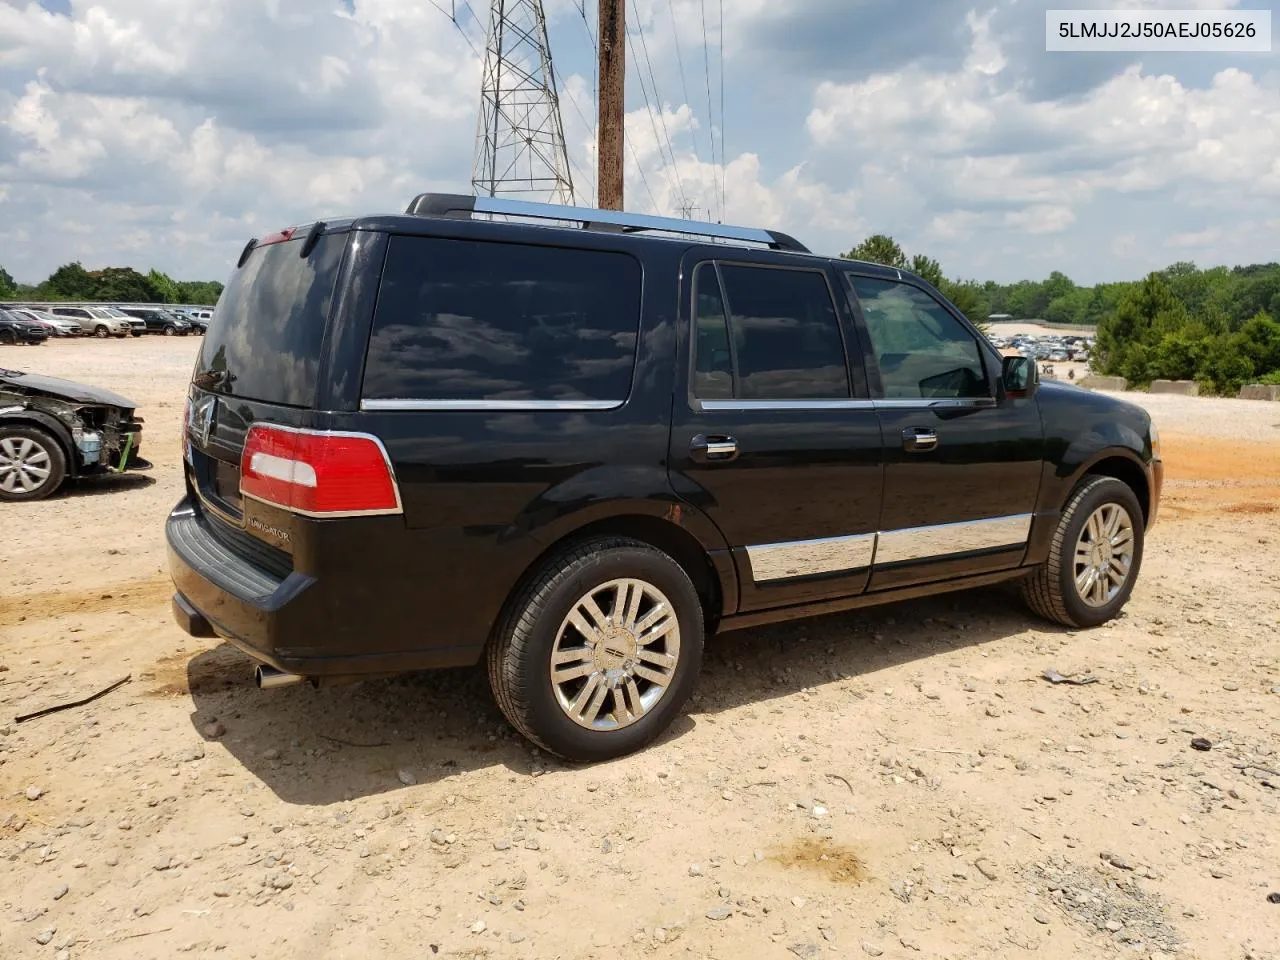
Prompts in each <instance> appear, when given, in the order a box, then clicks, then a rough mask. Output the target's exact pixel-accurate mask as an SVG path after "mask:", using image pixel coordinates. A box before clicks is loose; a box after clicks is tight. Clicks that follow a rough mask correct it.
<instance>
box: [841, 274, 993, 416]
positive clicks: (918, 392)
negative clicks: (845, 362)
mask: <svg viewBox="0 0 1280 960" xmlns="http://www.w3.org/2000/svg"><path fill="white" fill-rule="evenodd" d="M849 279H850V280H851V281H852V282H853V288H854V290H855V292H856V293H857V295H858V300H859V302H860V303H861V305H862V313H863V316H864V317H865V318H866V324H867V330H868V332H869V333H870V334H871V343H872V346H873V347H874V348H875V354H876V359H877V361H878V362H879V364H880V380H881V384H882V386H883V387H884V395H885V397H886V398H889V399H893V398H903V397H905V398H914V397H986V396H990V392H989V391H988V389H987V378H986V372H985V371H984V370H983V367H982V354H981V353H980V351H979V349H978V343H977V341H976V340H975V339H974V338H973V334H971V333H970V332H969V330H968V328H966V327H965V326H964V324H962V323H961V322H960V321H959V320H957V319H956V318H955V317H953V316H952V315H951V314H950V313H949V312H947V310H946V308H945V307H943V306H942V304H940V303H938V301H936V300H934V299H933V297H931V296H929V294H927V293H925V292H924V291H923V290H921V289H920V288H919V287H913V286H910V285H909V284H905V283H898V282H897V281H894V280H878V279H872V278H871V277H858V276H853V275H850V277H849Z"/></svg>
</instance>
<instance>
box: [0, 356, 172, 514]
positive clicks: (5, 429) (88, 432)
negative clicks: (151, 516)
mask: <svg viewBox="0 0 1280 960" xmlns="http://www.w3.org/2000/svg"><path fill="white" fill-rule="evenodd" d="M136 408H137V404H135V403H134V402H133V401H132V400H128V399H126V398H125V397H122V396H120V395H119V394H117V393H112V392H111V391H110V390H103V389H102V388H100V387H90V386H85V385H84V384H80V383H75V382H73V381H71V380H62V379H59V378H58V377H46V376H42V375H41V374H38V373H23V372H22V371H19V370H4V369H0V500H41V499H43V498H45V497H48V496H50V495H51V494H53V493H55V492H56V491H57V490H58V488H59V487H61V486H62V484H63V482H64V481H66V480H67V479H76V478H80V477H93V476H102V475H106V474H113V473H124V472H126V471H131V470H150V469H151V464H150V463H149V462H147V461H146V460H143V459H142V458H141V457H140V456H139V455H138V450H139V447H140V445H141V442H142V418H141V417H138V416H135V415H134V411H135V410H136Z"/></svg>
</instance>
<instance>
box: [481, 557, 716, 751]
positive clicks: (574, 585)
mask: <svg viewBox="0 0 1280 960" xmlns="http://www.w3.org/2000/svg"><path fill="white" fill-rule="evenodd" d="M623 578H634V579H637V580H644V581H646V582H648V583H651V584H653V586H655V587H657V588H658V589H659V590H661V591H662V592H663V594H665V595H666V597H667V599H668V600H669V601H670V602H671V604H672V605H673V606H674V607H675V612H676V619H677V621H678V622H679V625H680V659H679V663H678V664H677V665H676V672H675V678H674V680H673V682H672V684H671V686H670V687H669V688H668V689H667V692H666V694H665V695H664V696H663V697H662V699H661V700H660V701H659V702H658V704H657V705H656V706H655V707H654V708H653V709H652V710H651V711H650V712H649V713H648V714H646V715H645V716H644V717H643V718H642V719H641V720H639V721H637V722H636V723H633V724H631V725H630V726H627V727H623V728H622V729H620V730H610V731H591V730H587V729H585V728H583V727H580V726H579V725H578V724H576V723H574V722H573V721H572V720H571V719H569V717H567V716H566V715H565V713H564V710H563V709H562V708H561V707H560V704H559V702H558V701H557V699H556V694H555V690H554V688H553V687H552V684H551V676H550V664H551V653H552V650H553V648H554V646H555V639H556V635H557V633H558V632H559V630H560V625H561V623H563V622H564V619H565V617H567V616H568V615H569V612H570V611H571V610H572V609H573V607H574V605H575V604H576V603H577V602H578V601H579V600H581V599H582V597H583V596H584V595H585V594H586V593H587V592H588V591H589V590H591V589H593V588H596V587H599V586H601V585H602V584H605V583H608V582H609V581H610V580H618V579H623ZM702 645H703V620H702V606H701V601H700V600H699V598H698V594H697V591H696V590H694V587H693V584H692V583H691V582H690V580H689V577H688V575H687V574H686V573H685V572H684V570H683V569H682V568H681V567H680V566H679V564H677V563H676V562H675V561H674V560H671V559H670V558H668V557H667V556H666V555H665V554H662V553H659V552H658V551H656V550H649V549H644V548H639V547H615V548H611V549H608V550H606V551H604V552H602V553H601V554H599V555H597V556H593V557H590V558H589V559H587V560H585V561H582V562H579V563H577V564H575V565H574V567H573V568H572V571H571V573H570V574H569V575H568V576H566V577H563V578H561V579H560V580H559V582H558V583H556V584H555V586H554V587H553V589H552V591H551V594H550V596H549V597H548V598H547V600H546V602H545V603H544V605H543V606H542V609H541V611H540V615H539V616H538V618H537V621H536V622H535V623H534V625H533V627H532V629H531V630H530V631H529V636H528V639H527V641H526V643H525V645H524V649H523V656H522V657H521V658H520V662H519V663H514V662H509V663H508V664H506V665H505V669H507V670H512V669H517V670H527V671H529V673H530V683H529V685H528V688H527V694H528V703H529V715H530V719H531V720H533V721H534V723H535V724H536V725H537V728H538V733H539V735H540V736H541V737H542V739H543V740H544V741H545V742H546V744H547V746H548V747H549V748H551V749H552V750H553V751H555V752H556V753H560V754H561V755H563V756H568V757H572V758H574V759H577V760H581V761H584V762H592V761H595V760H604V759H609V758H613V757H617V756H621V755H624V754H627V753H631V752H633V751H635V750H638V749H639V748H640V747H642V746H644V745H645V744H647V743H649V742H650V741H652V740H653V739H654V738H655V737H657V736H659V735H660V734H661V733H662V732H663V731H664V730H665V729H667V727H668V726H670V724H671V722H672V721H673V720H674V719H675V718H676V716H677V715H678V714H679V713H680V711H681V709H682V708H683V706H684V704H685V702H686V701H687V700H688V699H689V696H690V695H691V694H692V693H693V689H694V686H695V684H696V682H697V678H698V674H699V672H700V670H701V667H702Z"/></svg>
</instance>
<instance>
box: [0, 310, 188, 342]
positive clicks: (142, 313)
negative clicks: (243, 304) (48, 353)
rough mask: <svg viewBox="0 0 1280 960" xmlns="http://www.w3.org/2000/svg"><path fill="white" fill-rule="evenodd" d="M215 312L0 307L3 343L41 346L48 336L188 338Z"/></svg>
mask: <svg viewBox="0 0 1280 960" xmlns="http://www.w3.org/2000/svg"><path fill="white" fill-rule="evenodd" d="M212 315H213V314H212V311H211V310H209V309H203V308H191V307H187V308H180V307H170V306H162V305H157V304H138V305H130V304H125V305H121V304H0V344H17V343H27V344H38V343H44V341H45V340H47V339H48V338H49V337H80V336H92V337H98V338H101V339H106V338H108V337H128V336H134V337H140V336H142V335H143V334H146V333H156V334H162V335H164V336H169V337H173V336H177V337H185V336H187V335H189V334H193V333H194V334H195V335H197V336H199V335H201V334H203V333H204V331H205V329H206V328H207V327H208V325H209V319H210V318H211V317H212Z"/></svg>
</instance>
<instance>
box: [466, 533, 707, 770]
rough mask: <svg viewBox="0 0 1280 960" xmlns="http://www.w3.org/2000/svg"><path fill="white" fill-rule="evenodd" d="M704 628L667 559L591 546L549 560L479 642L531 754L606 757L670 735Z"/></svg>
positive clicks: (620, 545)
mask: <svg viewBox="0 0 1280 960" xmlns="http://www.w3.org/2000/svg"><path fill="white" fill-rule="evenodd" d="M614 604H616V606H615V605H614ZM592 611H594V612H592ZM579 625H582V627H583V628H585V629H583V628H580V627H579ZM597 625H599V626H601V627H603V630H596V629H595V628H596V626H597ZM703 630H704V626H703V616H702V603H701V600H700V599H699V597H698V593H697V590H695V589H694V586H693V583H692V581H690V579H689V575H688V574H687V573H685V571H684V569H683V568H682V567H681V566H680V565H679V564H678V563H676V562H675V561H674V560H672V559H671V557H669V556H667V555H666V554H665V553H663V552H662V551H660V550H657V549H655V548H654V547H651V546H649V545H648V544H645V543H641V542H639V541H637V540H629V539H624V538H619V537H607V538H599V539H595V540H589V541H587V542H585V543H582V544H579V545H577V546H575V547H573V548H571V549H570V550H568V551H566V552H565V553H562V554H560V555H558V556H556V557H553V558H552V559H550V560H548V561H547V562H546V563H545V564H544V565H543V566H542V568H541V569H540V570H539V571H538V572H537V573H536V574H535V575H534V577H533V578H532V580H531V581H530V582H529V584H528V585H527V586H526V587H525V588H524V589H523V590H522V591H521V593H520V594H519V595H518V596H517V597H516V598H515V600H514V602H513V603H512V604H511V605H510V608H509V610H508V612H507V613H506V616H505V617H504V619H503V620H502V621H501V622H500V623H499V625H498V628H497V630H496V631H495V633H494V636H493V639H492V640H491V642H490V644H489V649H488V667H489V682H490V685H491V687H492V688H493V694H494V699H495V700H496V701H497V703H498V707H499V709H501V710H502V712H503V714H504V715H505V716H506V718H507V719H508V720H509V721H510V722H511V725H512V726H513V727H515V728H516V729H517V730H518V731H519V732H520V733H521V734H523V735H524V736H525V737H527V738H528V739H529V740H532V741H533V742H534V743H536V744H537V745H538V746H540V747H542V748H543V749H545V750H547V751H549V752H551V753H554V754H557V755H559V756H561V757H563V758H565V759H566V760H572V761H578V762H595V761H600V760H610V759H613V758H615V757H620V756H623V755H625V754H628V753H632V752H634V751H636V750H638V749H640V748H641V747H643V746H645V745H647V744H649V743H650V742H652V741H653V740H654V738H656V737H658V736H659V735H660V734H661V733H662V732H663V731H664V730H666V729H667V727H668V726H670V724H671V722H672V721H673V720H674V719H675V717H676V715H677V714H678V713H679V712H680V710H681V708H682V707H683V706H684V704H685V702H686V701H687V700H688V699H689V697H690V695H691V694H692V693H693V689H694V685H695V684H696V682H697V678H698V672H699V670H700V669H701V664H702V644H703ZM588 632H590V634H591V636H589V635H588Z"/></svg>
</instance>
